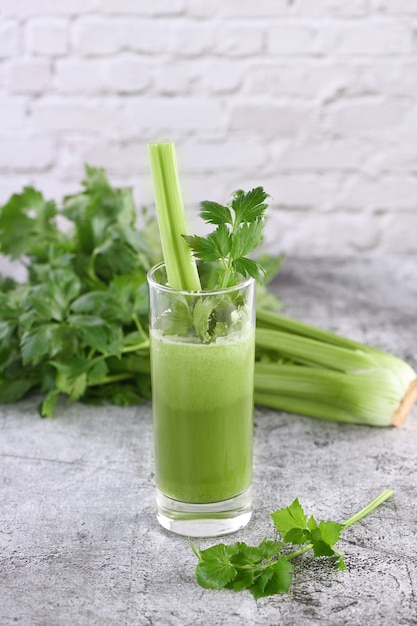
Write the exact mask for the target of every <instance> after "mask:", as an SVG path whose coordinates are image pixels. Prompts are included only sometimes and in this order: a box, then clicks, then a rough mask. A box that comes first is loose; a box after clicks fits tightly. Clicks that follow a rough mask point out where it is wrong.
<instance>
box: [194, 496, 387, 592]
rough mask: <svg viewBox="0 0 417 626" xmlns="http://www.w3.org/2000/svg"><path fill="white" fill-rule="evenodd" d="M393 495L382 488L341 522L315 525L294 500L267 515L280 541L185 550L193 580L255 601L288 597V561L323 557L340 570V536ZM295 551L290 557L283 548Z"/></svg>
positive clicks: (290, 567) (291, 567)
mask: <svg viewBox="0 0 417 626" xmlns="http://www.w3.org/2000/svg"><path fill="white" fill-rule="evenodd" d="M393 495H394V492H393V491H392V490H391V489H385V490H384V491H383V492H382V493H380V494H379V496H377V497H376V498H375V499H374V500H372V502H370V503H369V504H368V505H367V506H365V507H364V508H363V509H361V510H360V511H358V512H357V513H356V514H355V515H353V516H352V517H350V518H349V519H348V520H346V521H345V522H342V523H339V522H332V521H325V520H323V521H320V522H317V521H316V520H315V518H314V517H313V516H310V517H307V515H306V514H305V512H304V510H303V508H302V506H301V504H300V503H299V501H298V499H296V500H294V501H293V502H292V504H290V505H289V506H288V507H286V508H282V509H279V510H277V511H275V512H274V513H272V514H271V517H272V520H273V522H274V526H275V528H276V530H278V531H279V533H280V534H281V537H282V541H275V540H269V539H263V541H262V542H261V543H260V544H259V545H258V546H248V545H247V544H246V543H245V542H243V541H239V542H236V543H233V544H231V545H225V544H224V543H220V544H216V545H214V546H212V547H211V548H207V549H206V550H200V549H199V548H196V547H195V546H194V545H193V544H191V547H192V549H193V551H194V553H195V555H196V556H197V558H198V564H197V567H196V572H195V574H196V579H197V582H198V584H199V585H200V586H201V587H205V588H206V589H217V590H220V589H232V590H233V591H242V590H243V589H248V590H249V591H250V592H251V593H252V595H253V596H254V598H255V599H258V598H262V597H265V596H271V595H274V594H277V593H289V591H290V588H291V584H292V579H293V574H294V571H295V569H296V568H295V566H294V565H293V564H292V562H291V561H293V560H294V559H296V558H297V557H299V556H301V555H302V554H305V553H306V552H309V551H311V550H312V551H313V554H314V557H315V558H316V557H328V558H330V559H331V560H332V562H333V564H334V566H335V567H336V569H339V570H344V569H346V565H345V562H344V560H343V553H342V552H341V551H340V550H339V549H338V548H336V543H337V542H338V541H339V538H340V536H341V534H342V532H343V531H344V530H345V529H346V528H348V527H349V526H352V525H353V524H355V523H356V522H358V521H359V520H361V519H362V518H363V517H365V516H366V515H369V513H371V512H372V511H374V510H375V509H376V508H377V507H378V506H380V505H381V504H382V503H383V502H385V500H387V499H388V498H390V497H391V496H393ZM291 544H292V545H296V546H300V547H299V549H298V550H296V551H294V552H288V550H286V546H287V545H291Z"/></svg>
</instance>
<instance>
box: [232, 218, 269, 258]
mask: <svg viewBox="0 0 417 626" xmlns="http://www.w3.org/2000/svg"><path fill="white" fill-rule="evenodd" d="M263 229H264V221H263V220H262V219H260V220H257V221H256V222H253V223H246V222H244V223H243V224H241V225H240V226H239V228H238V229H237V230H236V231H235V232H234V233H233V238H232V246H231V252H230V254H231V257H232V259H240V257H244V256H247V255H248V254H249V253H250V252H252V251H253V250H255V248H257V247H258V246H259V244H260V243H261V241H262V238H263Z"/></svg>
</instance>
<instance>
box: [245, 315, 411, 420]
mask: <svg viewBox="0 0 417 626" xmlns="http://www.w3.org/2000/svg"><path fill="white" fill-rule="evenodd" d="M256 347H257V361H256V364H255V402H256V403H257V404H261V405H264V406H268V407H271V408H274V409H280V410H283V411H289V412H293V413H299V414H303V415H308V416H310V417H317V418H320V419H326V420H335V421H338V422H350V423H355V424H368V425H371V426H390V425H395V426H397V425H399V424H401V423H402V422H403V421H404V420H405V418H406V417H407V415H408V413H409V412H410V410H411V408H412V406H413V404H414V402H415V401H416V399H417V374H416V372H415V371H414V370H413V369H412V368H411V367H410V366H409V365H408V364H407V363H405V362H404V361H402V360H401V359H399V358H397V357H395V356H392V355H390V354H387V353H385V352H382V351H380V350H376V349H375V348H371V347H369V346H367V345H364V344H361V343H358V342H355V341H351V340H350V339H346V338H344V337H340V336H338V335H335V334H333V333H330V332H327V331H324V330H321V329H318V328H315V327H313V326H310V325H308V324H303V323H301V322H298V321H295V320H292V319H289V318H286V317H283V316H281V315H278V314H276V313H272V312H270V311H258V312H257V330H256Z"/></svg>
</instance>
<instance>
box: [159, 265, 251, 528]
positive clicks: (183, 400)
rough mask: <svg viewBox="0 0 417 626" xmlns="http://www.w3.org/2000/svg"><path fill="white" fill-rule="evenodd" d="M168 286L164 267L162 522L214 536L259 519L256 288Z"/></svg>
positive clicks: (247, 284)
mask: <svg viewBox="0 0 417 626" xmlns="http://www.w3.org/2000/svg"><path fill="white" fill-rule="evenodd" d="M166 283H167V279H166V271H165V266H164V264H160V265H158V266H156V267H155V268H153V269H152V270H150V272H149V274H148V284H149V293H150V341H151V375H152V403H153V421H154V443H155V462H156V487H157V491H156V502H157V518H158V521H159V523H160V524H161V525H162V526H163V527H164V528H167V529H169V530H171V531H173V532H175V533H178V534H181V535H189V536H193V537H214V536H218V535H223V534H226V533H230V532H234V531H236V530H238V529H239V528H242V527H243V526H245V525H246V524H247V523H248V521H249V520H250V517H251V514H252V492H251V483H252V441H253V369H254V346H255V281H254V280H253V279H252V278H249V279H247V280H244V281H243V282H242V283H241V284H239V285H236V286H234V287H229V288H226V289H221V290H217V291H203V292H192V291H183V290H177V289H172V288H171V287H169V286H167V284H166Z"/></svg>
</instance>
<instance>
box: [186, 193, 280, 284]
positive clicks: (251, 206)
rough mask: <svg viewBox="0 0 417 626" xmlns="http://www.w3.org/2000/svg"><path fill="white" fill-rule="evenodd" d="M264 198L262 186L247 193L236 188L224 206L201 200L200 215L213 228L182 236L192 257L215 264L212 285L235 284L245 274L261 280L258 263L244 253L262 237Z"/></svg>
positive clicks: (266, 195)
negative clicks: (203, 233) (214, 282)
mask: <svg viewBox="0 0 417 626" xmlns="http://www.w3.org/2000/svg"><path fill="white" fill-rule="evenodd" d="M266 198H268V194H266V193H265V191H264V190H263V188H262V187H256V188H255V189H252V190H251V191H249V192H247V193H245V192H244V191H242V190H239V191H236V192H235V193H234V194H233V196H232V200H231V202H230V203H229V205H228V206H223V205H222V204H218V203H217V202H210V201H204V202H202V203H201V205H200V215H201V217H202V218H203V219H205V221H206V222H207V223H209V224H215V225H216V226H217V228H216V229H215V230H214V231H213V232H212V233H210V234H209V235H207V236H206V237H202V236H199V235H191V236H186V237H185V239H186V241H187V243H188V245H189V246H190V247H191V249H192V251H193V253H194V256H195V257H196V258H198V259H200V260H201V261H203V262H204V263H218V267H217V270H218V274H219V280H218V283H217V285H216V287H220V288H224V287H229V286H232V285H235V284H237V283H238V282H239V280H241V278H242V277H244V278H246V277H248V276H252V277H253V278H255V279H258V280H263V278H264V274H265V272H264V270H263V268H262V266H261V265H260V264H259V263H258V262H257V261H255V260H253V259H250V258H248V255H249V254H250V253H251V252H253V251H254V250H255V248H257V247H258V246H259V244H260V243H261V241H262V238H263V229H264V222H265V220H264V213H265V210H266V208H267V205H266V204H265V203H264V201H265V200H266ZM219 268H221V269H220V271H219Z"/></svg>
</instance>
